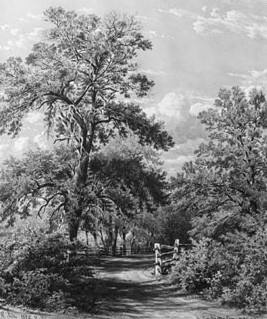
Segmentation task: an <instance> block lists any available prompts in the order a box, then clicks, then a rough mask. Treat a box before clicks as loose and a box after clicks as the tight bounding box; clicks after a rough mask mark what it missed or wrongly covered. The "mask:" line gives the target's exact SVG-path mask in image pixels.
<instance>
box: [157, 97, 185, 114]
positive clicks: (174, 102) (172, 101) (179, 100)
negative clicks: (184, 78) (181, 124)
mask: <svg viewBox="0 0 267 319" xmlns="http://www.w3.org/2000/svg"><path fill="white" fill-rule="evenodd" d="M185 104H186V99H185V96H184V95H183V94H176V93H174V92H170V93H168V94H166V95H165V96H164V98H163V99H162V101H161V102H160V103H158V111H159V112H160V113H161V114H163V115H167V116H169V117H175V118H176V119H179V120H183V108H184V106H185Z"/></svg>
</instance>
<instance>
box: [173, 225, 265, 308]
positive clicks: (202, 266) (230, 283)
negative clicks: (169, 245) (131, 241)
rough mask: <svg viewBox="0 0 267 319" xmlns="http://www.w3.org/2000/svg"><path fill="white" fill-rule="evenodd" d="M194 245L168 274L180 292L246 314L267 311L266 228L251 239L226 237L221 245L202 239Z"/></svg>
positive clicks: (233, 236)
mask: <svg viewBox="0 0 267 319" xmlns="http://www.w3.org/2000/svg"><path fill="white" fill-rule="evenodd" d="M226 238H227V239H226ZM193 245H194V246H193V248H192V250H190V251H185V252H183V253H182V254H181V255H180V258H179V260H178V262H177V264H176V266H175V267H174V269H173V272H172V274H171V280H172V281H173V282H174V283H176V284H177V285H178V287H179V288H180V289H183V290H185V291H188V292H201V293H203V295H205V296H206V297H207V298H209V299H212V300H214V299H217V300H220V301H221V302H222V303H224V304H228V305H230V306H235V307H239V308H242V309H244V310H246V311H247V312H262V311H266V309H267V250H266V247H267V230H266V229H265V230H264V229H263V230H262V229H260V230H258V232H257V233H256V234H254V235H253V236H250V237H249V236H248V235H247V234H245V233H236V234H235V235H229V234H228V235H227V236H225V241H224V242H223V243H219V242H216V241H213V240H211V239H202V240H201V241H200V242H198V243H197V242H194V241H193Z"/></svg>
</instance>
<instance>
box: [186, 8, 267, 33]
mask: <svg viewBox="0 0 267 319" xmlns="http://www.w3.org/2000/svg"><path fill="white" fill-rule="evenodd" d="M191 18H192V19H196V21H195V22H194V23H193V28H194V30H195V31H196V33H198V34H201V35H209V34H213V33H225V32H229V31H230V32H234V33H236V34H244V35H246V36H248V37H249V38H251V39H254V38H264V39H267V19H266V17H260V16H255V15H250V16H249V15H245V14H244V13H243V12H240V11H237V10H230V11H227V12H226V13H225V14H223V13H221V12H220V10H219V9H218V8H213V9H212V10H211V12H210V14H209V16H208V17H207V16H201V15H199V16H197V17H194V16H191Z"/></svg>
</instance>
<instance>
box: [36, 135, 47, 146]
mask: <svg viewBox="0 0 267 319" xmlns="http://www.w3.org/2000/svg"><path fill="white" fill-rule="evenodd" d="M33 141H34V142H35V143H36V144H37V145H38V147H40V148H42V149H47V148H48V145H47V140H46V139H45V136H44V133H40V134H37V135H36V136H35V137H34V139H33Z"/></svg>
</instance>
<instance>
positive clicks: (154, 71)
mask: <svg viewBox="0 0 267 319" xmlns="http://www.w3.org/2000/svg"><path fill="white" fill-rule="evenodd" d="M140 72H142V73H145V74H148V75H156V76H157V75H166V74H167V73H166V72H164V71H157V70H151V69H147V70H143V69H141V70H140Z"/></svg>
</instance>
